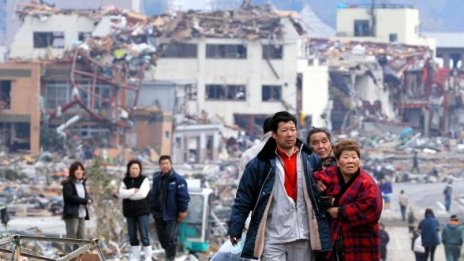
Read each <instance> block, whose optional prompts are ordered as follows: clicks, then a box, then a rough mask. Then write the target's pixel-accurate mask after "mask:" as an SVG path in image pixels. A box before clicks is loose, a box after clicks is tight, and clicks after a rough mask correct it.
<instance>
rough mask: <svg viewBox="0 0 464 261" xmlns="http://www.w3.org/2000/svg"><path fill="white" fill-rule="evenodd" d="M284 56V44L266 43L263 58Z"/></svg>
mask: <svg viewBox="0 0 464 261" xmlns="http://www.w3.org/2000/svg"><path fill="white" fill-rule="evenodd" d="M283 56H284V51H283V46H282V45H281V44H279V45H274V44H264V45H263V59H282V58H283Z"/></svg>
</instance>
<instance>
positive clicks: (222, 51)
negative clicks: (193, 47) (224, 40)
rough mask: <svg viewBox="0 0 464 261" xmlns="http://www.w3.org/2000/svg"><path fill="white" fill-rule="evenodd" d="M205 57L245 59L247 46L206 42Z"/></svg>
mask: <svg viewBox="0 0 464 261" xmlns="http://www.w3.org/2000/svg"><path fill="white" fill-rule="evenodd" d="M206 58H229V59H246V58H247V48H246V46H245V45H243V44H207V45H206Z"/></svg>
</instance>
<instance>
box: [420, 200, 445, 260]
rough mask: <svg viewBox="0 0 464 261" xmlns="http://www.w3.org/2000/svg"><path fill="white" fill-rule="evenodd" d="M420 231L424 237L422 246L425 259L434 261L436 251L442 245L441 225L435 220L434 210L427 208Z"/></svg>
mask: <svg viewBox="0 0 464 261" xmlns="http://www.w3.org/2000/svg"><path fill="white" fill-rule="evenodd" d="M419 229H420V231H421V237H422V246H424V248H425V259H426V260H427V259H428V258H429V254H430V260H431V261H433V260H434V256H435V249H436V248H437V246H438V245H439V244H440V236H439V235H438V232H439V231H440V223H439V222H438V220H437V219H436V218H435V214H434V213H433V210H432V209H430V208H427V209H426V210H425V218H424V219H423V220H422V221H421V222H420V223H419Z"/></svg>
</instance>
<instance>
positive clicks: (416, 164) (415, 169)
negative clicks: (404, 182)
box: [411, 151, 420, 173]
mask: <svg viewBox="0 0 464 261" xmlns="http://www.w3.org/2000/svg"><path fill="white" fill-rule="evenodd" d="M411 172H412V173H420V169H419V157H418V156H417V151H414V154H413V156H412V169H411Z"/></svg>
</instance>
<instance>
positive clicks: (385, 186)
mask: <svg viewBox="0 0 464 261" xmlns="http://www.w3.org/2000/svg"><path fill="white" fill-rule="evenodd" d="M380 191H381V192H382V197H383V200H384V203H385V209H390V207H391V198H392V194H393V186H392V183H391V181H390V178H385V179H384V180H382V181H381V182H380Z"/></svg>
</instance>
